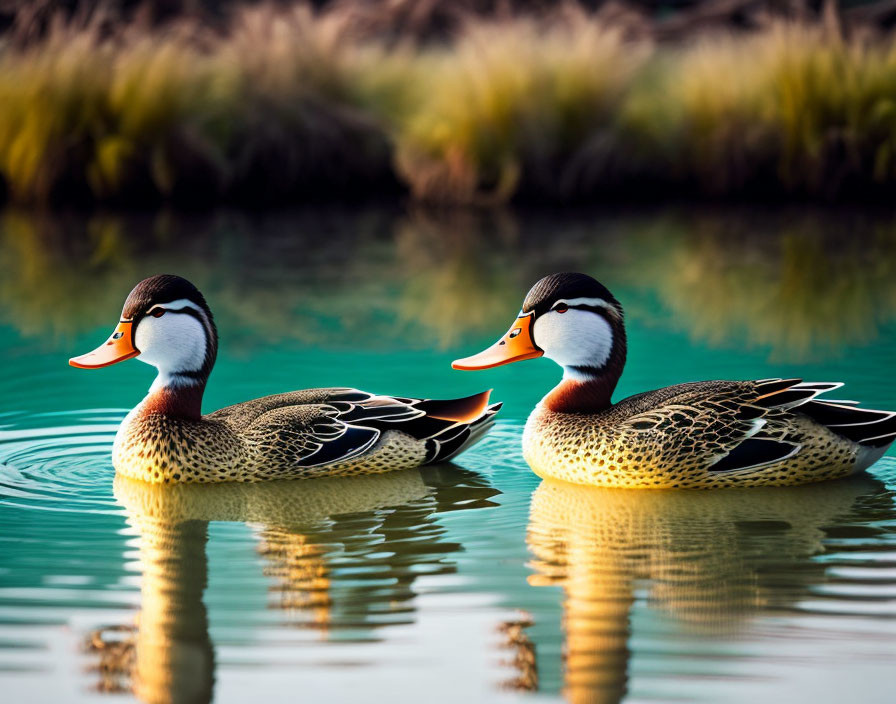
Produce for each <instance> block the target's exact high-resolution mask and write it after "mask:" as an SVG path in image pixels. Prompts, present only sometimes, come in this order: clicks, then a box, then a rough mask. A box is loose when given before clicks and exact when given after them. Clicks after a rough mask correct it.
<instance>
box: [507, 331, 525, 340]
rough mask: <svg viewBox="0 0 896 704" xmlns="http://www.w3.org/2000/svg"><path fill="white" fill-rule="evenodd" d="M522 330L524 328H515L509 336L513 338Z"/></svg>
mask: <svg viewBox="0 0 896 704" xmlns="http://www.w3.org/2000/svg"><path fill="white" fill-rule="evenodd" d="M522 331H523V329H522V328H515V329H514V330H512V331H511V333H510V335H508V337H509V338H510V339H511V340H512V339H513V338H515V337H516V336H517V335H519V334H520V333H521V332H522Z"/></svg>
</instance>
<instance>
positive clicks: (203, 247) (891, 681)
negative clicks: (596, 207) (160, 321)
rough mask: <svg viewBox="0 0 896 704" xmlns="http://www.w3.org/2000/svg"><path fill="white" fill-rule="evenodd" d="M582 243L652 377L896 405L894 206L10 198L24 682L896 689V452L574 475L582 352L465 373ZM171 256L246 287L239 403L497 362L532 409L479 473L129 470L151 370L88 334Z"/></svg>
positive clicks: (712, 693) (1, 526) (430, 388)
mask: <svg viewBox="0 0 896 704" xmlns="http://www.w3.org/2000/svg"><path fill="white" fill-rule="evenodd" d="M845 233H848V237H847V236H845ZM562 269H577V270H583V271H587V272H589V273H592V274H594V275H595V276H597V277H598V278H599V279H601V280H602V281H603V282H604V283H606V284H607V285H608V286H609V287H610V288H611V289H612V290H613V291H614V293H615V294H616V295H617V297H618V298H619V299H620V300H621V301H622V303H623V305H624V306H625V308H626V311H627V323H628V329H629V336H630V342H629V346H630V355H629V362H628V366H627V370H626V372H625V374H624V375H623V377H622V381H621V383H620V388H619V392H618V395H619V396H621V395H626V394H629V393H635V392H638V391H642V390H645V389H650V388H656V387H659V386H663V385H666V384H670V383H675V382H680V381H688V380H696V379H709V378H751V377H752V378H763V377H770V376H784V375H787V376H802V377H804V378H807V379H813V380H820V381H829V380H839V381H844V382H847V386H846V388H844V389H841V390H839V391H838V392H837V394H838V395H839V396H840V397H845V398H854V399H859V400H861V401H862V402H863V403H864V404H866V405H868V406H871V407H883V408H890V407H896V393H894V391H893V384H892V378H893V361H894V359H896V220H894V219H893V218H891V217H889V216H886V215H882V214H876V215H867V214H865V215H862V214H855V213H841V212H822V213H818V212H816V213H812V212H802V211H788V212H781V213H773V214H761V213H760V214H757V213H755V212H748V211H736V210H734V211H732V210H718V211H714V212H700V213H693V212H689V211H686V210H679V211H664V212H655V213H641V214H631V213H603V214H595V213H574V214H569V213H551V212H541V213H534V214H533V213H522V214H520V213H517V214H514V213H505V212H498V213H487V214H485V213H479V214H476V213H473V214H470V213H467V214H457V213H439V214H433V213H427V212H417V211H414V212H393V211H383V210H377V209H369V210H365V209H361V210H359V211H357V212H352V213H346V212H340V211H312V212H308V211H305V212H297V213H281V214H276V215H264V216H262V215H246V214H238V213H227V212H222V213H220V214H217V215H214V216H212V217H199V216H196V217H187V216H182V215H181V216H177V215H172V214H168V213H160V214H151V215H145V216H139V217H128V218H124V217H120V216H115V215H99V216H93V217H89V218H85V217H83V216H74V215H73V216H70V217H54V218H50V217H41V216H35V215H33V214H24V213H17V212H6V213H4V214H2V215H0V362H2V364H3V373H2V375H0V686H2V687H3V691H4V692H6V693H10V699H9V700H10V701H92V702H103V701H110V699H114V700H115V701H127V700H135V699H139V700H142V701H146V702H164V701H191V702H196V701H199V702H202V701H208V700H209V699H211V698H212V697H213V698H214V699H215V701H219V702H242V701H246V700H247V699H249V698H250V697H260V696H263V697H264V698H265V700H266V701H294V700H295V699H297V698H300V697H301V698H305V699H307V700H310V701H321V700H323V699H324V697H326V698H327V700H330V701H349V700H351V701H358V700H361V701H365V700H383V699H385V698H386V697H388V698H390V699H391V700H394V701H415V702H416V701H420V700H421V698H422V699H425V700H427V701H457V700H466V701H494V700H503V699H506V700H513V701H519V700H526V699H529V698H531V697H533V696H536V697H539V698H543V699H549V700H555V699H556V700H560V699H562V698H566V699H568V700H570V701H574V702H617V701H621V700H625V701H632V702H635V701H638V702H640V701H671V700H681V701H692V700H699V701H708V702H713V701H733V702H740V701H743V702H748V701H749V702H752V701H755V700H757V698H765V699H768V700H783V699H786V700H788V701H793V702H800V701H813V702H819V701H829V702H837V701H843V700H844V699H845V698H847V697H849V698H852V699H856V700H859V701H862V702H884V701H891V700H892V692H893V690H894V686H896V667H894V662H896V501H894V497H896V460H894V458H893V457H892V456H888V457H885V458H884V459H883V460H882V461H881V462H880V463H879V464H878V465H877V466H876V467H874V468H873V470H872V471H871V472H869V473H867V474H866V475H864V476H861V477H857V478H855V479H854V480H849V481H842V482H834V483H829V484H820V485H816V486H809V487H797V488H792V489H774V490H752V491H724V492H672V491H669V492H631V491H613V490H588V489H583V488H576V487H571V486H566V485H561V484H556V483H550V482H544V483H543V482H541V481H540V480H539V479H538V478H537V477H536V476H535V475H533V474H532V473H531V472H530V471H529V469H528V468H527V467H526V465H525V463H524V462H523V461H522V458H521V456H520V453H519V443H520V435H521V432H522V427H523V423H524V422H525V417H526V415H527V413H528V411H529V409H531V407H532V406H533V405H534V404H535V403H536V402H537V400H538V399H539V398H540V397H541V396H542V395H543V394H544V393H545V392H546V391H547V390H548V388H550V386H551V385H552V384H553V383H554V382H555V380H556V378H557V375H558V373H557V369H556V368H555V367H553V365H552V364H551V363H550V362H548V361H546V360H536V361H534V362H527V363H525V364H519V365H512V366H509V367H504V368H500V369H496V370H493V371H488V372H482V373H477V374H462V373H458V372H453V371H451V370H450V369H449V366H448V365H449V362H450V360H451V359H453V358H455V357H457V356H460V355H461V354H468V353H470V352H472V351H475V350H477V349H479V348H480V347H481V346H482V345H484V344H486V343H488V342H490V341H491V340H493V339H494V338H496V337H497V336H498V335H499V334H500V333H501V332H503V331H504V330H505V329H506V326H507V324H508V323H509V322H510V320H511V319H512V318H513V316H514V315H515V313H516V311H517V310H518V308H519V305H520V302H521V300H522V296H523V294H524V293H525V291H526V290H527V288H528V287H529V285H531V283H533V282H534V281H535V280H536V279H537V278H539V277H540V276H542V275H543V274H545V273H549V272H551V271H556V270H562ZM163 271H167V272H174V273H179V274H181V275H184V276H186V277H188V278H190V279H191V280H193V281H194V282H195V283H196V284H197V285H198V286H199V287H200V288H201V289H202V290H203V292H204V293H205V294H206V296H207V298H208V300H209V303H210V305H211V306H212V309H213V311H214V312H215V314H216V316H217V320H218V327H219V329H220V332H221V351H220V354H219V358H218V364H217V366H216V369H215V372H214V373H213V375H212V377H211V381H210V385H209V389H208V391H207V393H206V401H205V404H206V409H207V410H212V409H214V408H217V407H220V406H223V405H227V404H230V403H234V402H238V401H241V400H244V399H247V398H253V397H256V396H260V395H264V394H268V393H275V392H279V391H284V390H289V389H295V388H303V387H309V386H326V385H354V386H359V387H361V388H365V389H368V390H372V391H380V392H386V393H394V394H398V395H424V396H430V397H439V396H445V397H450V396H453V395H460V394H466V393H473V392H475V391H478V390H481V389H482V388H487V387H492V386H493V387H494V388H495V392H494V397H495V398H496V399H500V400H503V401H505V402H506V405H505V408H504V410H503V411H502V413H501V415H500V421H499V423H498V425H497V427H496V429H495V430H494V432H493V433H492V434H491V435H490V436H489V437H488V438H487V439H486V440H485V441H484V442H482V443H481V444H480V445H479V446H477V447H476V448H474V449H473V450H471V451H469V452H467V453H466V454H464V455H462V456H460V457H459V458H458V459H457V462H456V466H454V467H438V468H427V469H424V470H422V471H413V472H404V473H396V474H392V475H383V476H379V477H367V478H360V479H350V480H341V481H335V480H324V481H320V482H293V483H272V484H264V485H251V486H243V485H234V486H230V485H226V486H217V487H182V488H174V489H172V490H160V489H153V488H152V487H147V486H143V485H141V484H139V483H133V482H125V481H121V480H118V481H114V471H113V469H112V466H111V462H110V450H111V443H112V439H113V436H114V433H115V430H116V427H117V424H118V423H119V422H120V421H121V419H122V418H123V417H124V414H125V413H126V412H127V410H128V409H129V408H130V407H132V406H133V405H135V404H136V403H137V402H138V401H139V400H140V398H142V395H143V394H144V392H145V389H146V388H147V387H148V385H149V384H150V382H151V379H152V370H151V369H150V368H149V367H147V366H145V365H142V364H140V363H138V362H129V363H125V364H121V365H117V366H115V367H111V368H109V369H105V370H101V371H96V372H85V371H79V370H73V369H71V368H69V367H68V366H67V365H66V360H67V359H68V357H69V356H71V355H72V354H76V353H80V352H83V351H85V350H88V349H92V347H93V346H95V345H96V344H97V343H98V342H99V341H101V340H102V339H104V338H105V336H106V335H107V334H108V332H109V331H110V330H111V328H112V326H113V325H114V323H115V322H116V321H117V315H118V312H119V310H120V307H121V303H122V301H123V299H124V296H125V295H126V294H127V292H128V291H129V290H130V288H131V286H132V285H133V284H134V283H135V282H136V281H138V280H139V279H141V278H143V277H145V276H148V275H151V274H155V273H160V272H163Z"/></svg>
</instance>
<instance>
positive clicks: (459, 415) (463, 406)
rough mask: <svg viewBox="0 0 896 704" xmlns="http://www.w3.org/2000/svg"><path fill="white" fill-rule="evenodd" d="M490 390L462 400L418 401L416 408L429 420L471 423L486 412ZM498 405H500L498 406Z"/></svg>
mask: <svg viewBox="0 0 896 704" xmlns="http://www.w3.org/2000/svg"><path fill="white" fill-rule="evenodd" d="M491 394H492V390H491V389H489V390H488V391H482V392H480V393H478V394H473V395H472V396H465V397H464V398H453V399H449V400H447V401H437V400H427V401H420V403H418V404H417V408H419V409H420V410H421V411H423V412H424V413H426V415H428V416H429V417H430V418H438V419H439V420H450V421H452V422H454V423H473V422H474V421H476V420H478V419H479V418H481V417H482V416H483V415H484V414H485V412H486V411H487V410H488V408H489V405H488V399H489V396H491ZM498 405H500V404H498Z"/></svg>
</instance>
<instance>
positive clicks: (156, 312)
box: [149, 308, 165, 318]
mask: <svg viewBox="0 0 896 704" xmlns="http://www.w3.org/2000/svg"><path fill="white" fill-rule="evenodd" d="M149 314H150V315H151V316H152V317H153V318H161V317H162V316H163V315H165V309H164V308H153V309H152V310H151V311H149Z"/></svg>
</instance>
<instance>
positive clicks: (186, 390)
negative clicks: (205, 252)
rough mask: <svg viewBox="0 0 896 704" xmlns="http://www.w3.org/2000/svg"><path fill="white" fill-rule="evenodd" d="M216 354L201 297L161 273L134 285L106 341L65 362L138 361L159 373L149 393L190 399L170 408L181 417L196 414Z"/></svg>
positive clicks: (213, 334)
mask: <svg viewBox="0 0 896 704" xmlns="http://www.w3.org/2000/svg"><path fill="white" fill-rule="evenodd" d="M217 352H218V333H217V329H216V328H215V321H214V318H213V317H212V312H211V310H210V309H209V307H208V304H207V303H206V302H205V298H204V297H203V295H202V294H201V293H200V292H199V290H198V289H197V288H196V287H195V286H194V285H193V284H191V283H190V282H189V281H187V280H186V279H183V278H181V277H180V276H174V275H171V274H160V275H158V276H153V277H150V278H148V279H144V280H143V281H141V282H140V283H139V284H137V285H136V286H135V287H134V289H133V290H132V291H131V293H130V294H129V295H128V297H127V300H125V302H124V308H123V309H122V312H121V319H120V320H119V322H118V326H117V327H116V328H115V330H114V331H113V332H112V335H111V336H110V337H109V339H108V340H106V342H104V343H103V344H102V345H100V346H99V347H97V348H96V349H95V350H93V351H92V352H88V353H87V354H84V355H81V356H80V357H73V358H72V359H70V360H69V364H70V365H71V366H73V367H78V368H80V369H99V368H100V367H108V366H109V365H112V364H116V363H118V362H123V361H124V360H126V359H131V358H136V359H139V360H140V361H141V362H146V363H147V364H150V365H152V366H154V367H156V369H158V372H159V373H158V376H157V377H156V380H155V382H154V383H153V385H152V387H151V388H150V395H152V394H154V393H156V394H162V395H166V396H169V397H171V398H180V399H182V400H183V399H188V398H190V399H191V400H190V402H189V403H181V404H173V405H176V406H179V407H180V408H179V410H180V411H182V412H183V413H184V414H185V415H198V409H194V408H193V406H195V405H196V403H195V401H196V397H197V395H198V400H199V402H200V403H201V398H202V391H203V389H204V388H205V383H206V381H207V380H208V376H209V374H210V373H211V370H212V366H214V363H215V357H216V356H217ZM197 392H198V394H197ZM187 406H189V408H187ZM170 410H174V408H173V407H172V408H171V409H170Z"/></svg>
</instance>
